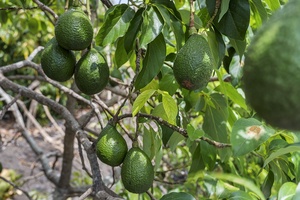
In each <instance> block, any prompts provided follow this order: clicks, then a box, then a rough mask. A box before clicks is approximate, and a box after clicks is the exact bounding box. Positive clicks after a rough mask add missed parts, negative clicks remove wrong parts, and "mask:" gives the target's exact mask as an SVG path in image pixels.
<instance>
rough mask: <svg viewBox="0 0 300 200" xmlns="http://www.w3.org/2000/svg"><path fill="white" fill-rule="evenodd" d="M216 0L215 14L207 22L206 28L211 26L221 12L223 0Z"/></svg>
mask: <svg viewBox="0 0 300 200" xmlns="http://www.w3.org/2000/svg"><path fill="white" fill-rule="evenodd" d="M215 1H216V5H215V10H214V13H213V16H212V17H211V18H210V19H209V21H208V22H207V24H206V27H205V29H208V28H209V26H210V25H211V24H212V23H213V21H214V19H215V18H216V16H217V14H218V12H219V9H220V6H221V1H222V0H215Z"/></svg>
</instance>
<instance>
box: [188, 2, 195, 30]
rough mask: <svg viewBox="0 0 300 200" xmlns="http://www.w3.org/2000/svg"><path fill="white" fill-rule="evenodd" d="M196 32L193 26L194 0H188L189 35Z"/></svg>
mask: <svg viewBox="0 0 300 200" xmlns="http://www.w3.org/2000/svg"><path fill="white" fill-rule="evenodd" d="M194 33H197V30H196V28H195V6H194V0H190V24H189V35H192V34H194Z"/></svg>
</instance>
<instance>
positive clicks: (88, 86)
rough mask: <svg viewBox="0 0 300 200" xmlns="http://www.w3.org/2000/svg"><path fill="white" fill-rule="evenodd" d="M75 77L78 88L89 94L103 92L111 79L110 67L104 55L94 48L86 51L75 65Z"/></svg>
mask: <svg viewBox="0 0 300 200" xmlns="http://www.w3.org/2000/svg"><path fill="white" fill-rule="evenodd" d="M74 79H75V83H76V85H77V87H78V89H79V90H80V91H81V92H83V93H85V94H87V95H93V94H96V93H99V92H101V91H102V90H103V89H104V88H105V86H106V85H107V84H108V79H109V68H108V65H107V62H106V60H105V58H104V57H103V55H101V54H100V53H99V52H98V51H97V50H96V49H94V48H92V49H90V50H89V51H88V52H86V53H85V54H84V55H83V56H82V57H81V58H80V59H79V61H78V63H77V64H76V66H75V73H74Z"/></svg>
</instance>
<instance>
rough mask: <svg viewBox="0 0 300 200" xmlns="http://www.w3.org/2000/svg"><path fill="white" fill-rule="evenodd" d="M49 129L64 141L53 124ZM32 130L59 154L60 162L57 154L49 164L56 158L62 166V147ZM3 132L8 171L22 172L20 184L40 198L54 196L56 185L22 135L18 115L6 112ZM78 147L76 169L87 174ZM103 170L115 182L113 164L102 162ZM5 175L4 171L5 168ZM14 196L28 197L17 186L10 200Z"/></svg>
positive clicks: (0, 151) (0, 155) (0, 149)
mask: <svg viewBox="0 0 300 200" xmlns="http://www.w3.org/2000/svg"><path fill="white" fill-rule="evenodd" d="M43 128H44V127H43ZM45 130H46V132H47V133H49V135H50V136H51V137H53V138H55V139H56V140H60V141H61V142H62V141H63V137H62V136H61V135H58V134H57V131H55V129H54V128H53V127H51V126H49V127H46V128H45ZM30 132H31V134H32V136H34V138H35V140H36V142H37V143H38V144H39V146H40V147H41V148H42V149H43V150H44V151H45V152H48V153H53V154H54V155H58V157H57V158H58V160H57V162H55V160H56V157H55V156H52V157H50V158H49V162H50V163H49V164H50V165H51V166H52V165H53V164H54V162H55V168H57V169H60V163H61V157H59V156H60V155H61V153H62V152H61V150H60V149H59V147H57V148H55V147H53V145H52V144H49V142H46V141H45V140H44V138H43V137H42V136H41V135H40V133H39V131H38V130H35V129H32V130H30ZM0 136H1V138H0V162H1V163H2V165H3V169H4V171H5V170H7V169H13V170H15V171H16V172H17V173H18V174H20V175H21V178H20V179H18V181H17V182H16V184H18V185H19V186H20V188H22V189H23V190H25V191H27V192H29V193H30V194H33V193H35V194H39V198H38V199H39V200H40V199H50V196H51V193H52V192H53V189H54V186H53V184H51V183H50V182H49V181H48V180H47V178H46V177H45V176H44V174H43V172H42V170H41V165H40V164H39V163H38V160H37V157H36V155H35V154H34V152H33V151H32V150H31V148H30V146H29V145H28V144H27V142H26V141H25V139H24V138H23V137H22V136H21V134H20V132H18V128H17V127H16V125H15V123H14V119H13V118H12V117H11V116H6V117H4V118H3V120H0ZM75 147H76V149H75V158H74V161H73V163H74V167H73V172H74V171H76V172H77V174H78V173H79V174H82V176H86V173H85V172H84V171H83V170H82V166H81V161H80V158H79V154H78V151H77V144H76V145H75ZM86 164H88V163H86ZM101 172H102V176H103V178H104V181H105V182H107V183H109V182H112V178H111V177H112V171H111V168H110V167H107V166H105V165H103V164H102V165H101ZM1 175H3V172H2V173H1ZM79 176H80V175H79ZM1 181H2V180H0V183H1ZM0 199H1V197H0ZM10 199H13V200H26V199H28V198H27V197H26V196H25V195H24V194H22V192H20V191H17V190H14V195H13V196H12V197H10V198H6V200H10ZM72 199H77V198H72ZM3 200H4V199H3Z"/></svg>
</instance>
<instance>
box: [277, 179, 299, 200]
mask: <svg viewBox="0 0 300 200" xmlns="http://www.w3.org/2000/svg"><path fill="white" fill-rule="evenodd" d="M296 188H297V185H296V184H295V183H293V182H286V183H284V184H283V185H282V186H281V187H280V189H279V192H278V197H277V199H284V200H291V199H292V198H293V197H294V195H295V193H296Z"/></svg>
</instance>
